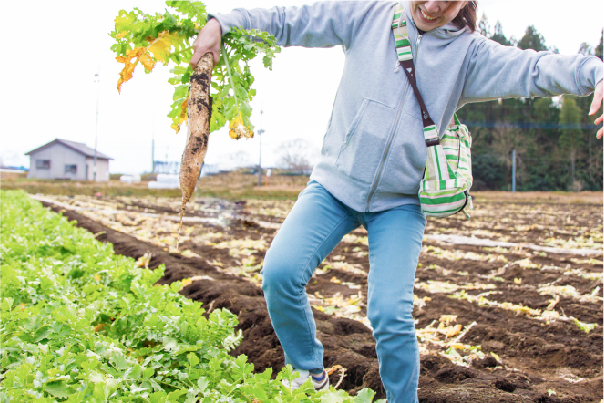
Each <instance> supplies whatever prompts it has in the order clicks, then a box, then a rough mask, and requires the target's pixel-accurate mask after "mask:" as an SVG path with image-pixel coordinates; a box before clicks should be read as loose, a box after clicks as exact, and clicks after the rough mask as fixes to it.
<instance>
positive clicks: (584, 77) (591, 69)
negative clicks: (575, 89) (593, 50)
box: [578, 56, 604, 95]
mask: <svg viewBox="0 0 604 403" xmlns="http://www.w3.org/2000/svg"><path fill="white" fill-rule="evenodd" d="M581 73H582V74H581V75H580V77H581V79H580V82H579V83H578V84H579V88H580V89H581V92H582V95H588V94H590V93H592V92H593V91H594V89H595V88H596V85H598V83H599V82H600V81H602V78H603V75H604V63H602V60H600V59H599V58H598V57H595V56H592V57H588V58H586V59H585V61H584V62H583V63H582V65H581Z"/></svg>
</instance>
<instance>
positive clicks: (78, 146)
mask: <svg viewBox="0 0 604 403" xmlns="http://www.w3.org/2000/svg"><path fill="white" fill-rule="evenodd" d="M54 144H62V145H64V146H65V147H67V148H71V149H72V150H74V151H77V152H79V153H80V154H83V155H85V156H86V157H90V158H94V148H90V147H88V146H87V145H86V144H84V143H77V142H75V141H70V140H64V139H54V140H53V141H51V142H50V143H46V144H44V145H43V146H42V147H38V148H36V149H34V150H31V151H28V152H26V153H25V155H31V154H33V153H35V152H37V151H40V150H42V149H45V148H48V147H50V146H51V145H54ZM96 158H97V159H99V160H112V159H113V158H111V157H109V156H107V155H105V154H103V153H101V152H99V151H98V150H97V152H96Z"/></svg>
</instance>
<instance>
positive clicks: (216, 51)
mask: <svg viewBox="0 0 604 403" xmlns="http://www.w3.org/2000/svg"><path fill="white" fill-rule="evenodd" d="M221 36H222V29H221V28H220V23H219V22H218V20H217V19H216V18H211V19H210V21H208V22H207V24H206V25H205V26H204V27H203V28H202V29H201V31H199V35H197V39H195V42H193V57H191V61H190V62H189V64H190V65H191V68H192V69H193V70H195V66H197V63H199V59H201V56H203V55H205V54H206V53H212V55H213V56H214V65H217V64H218V62H219V61H220V37H221ZM600 87H601V86H600Z"/></svg>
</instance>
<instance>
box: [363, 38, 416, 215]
mask: <svg viewBox="0 0 604 403" xmlns="http://www.w3.org/2000/svg"><path fill="white" fill-rule="evenodd" d="M422 37H423V35H419V33H418V35H417V41H416V42H415V57H414V58H413V59H414V60H417V55H418V53H419V43H420V42H421V40H422ZM407 89H409V82H407V86H406V87H405V92H404V94H403V99H402V101H401V103H400V105H399V107H398V111H397V113H396V121H395V124H394V129H393V130H392V132H391V133H390V137H389V138H388V145H387V146H386V152H385V153H384V156H383V157H382V161H381V162H380V169H379V170H378V176H377V178H376V179H375V181H374V183H373V187H372V188H371V192H369V196H367V204H366V205H365V211H369V204H370V203H371V198H372V197H373V194H374V193H375V190H376V188H377V185H378V183H379V182H380V178H381V176H382V170H383V169H384V164H385V163H386V157H387V156H388V152H389V151H390V146H391V145H392V140H393V139H394V133H396V129H397V127H398V120H399V118H400V117H401V111H402V110H403V104H404V103H405V96H407Z"/></svg>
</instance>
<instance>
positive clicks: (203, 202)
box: [37, 195, 603, 402]
mask: <svg viewBox="0 0 604 403" xmlns="http://www.w3.org/2000/svg"><path fill="white" fill-rule="evenodd" d="M37 198H39V199H41V200H42V201H43V202H44V204H45V205H47V206H49V207H51V208H52V209H53V210H55V211H62V212H63V214H64V215H67V217H69V218H70V219H72V220H75V221H77V223H78V224H77V225H79V226H81V227H83V228H86V229H87V230H88V231H90V232H92V233H94V234H95V236H96V238H97V239H98V240H99V241H102V242H110V243H112V244H113V245H114V249H115V251H116V253H119V254H124V255H128V256H131V257H133V258H135V259H142V260H143V261H146V264H148V267H149V268H152V269H153V268H155V267H158V266H159V265H160V264H165V265H166V270H165V274H164V275H163V277H161V278H160V279H159V283H163V284H167V283H172V282H175V281H180V280H182V281H183V284H184V285H185V286H184V287H183V288H182V289H181V290H180V293H181V294H182V295H184V296H186V297H188V298H191V299H193V300H195V301H200V302H202V303H203V304H204V307H205V308H206V309H207V310H208V311H210V312H211V311H212V310H214V309H218V308H227V309H229V310H230V311H231V312H232V313H234V314H235V315H237V316H238V320H239V325H238V329H241V330H242V332H243V341H242V343H241V345H240V346H239V347H237V348H236V349H235V350H234V351H233V354H234V355H235V356H236V355H237V354H245V355H246V356H248V357H249V359H250V361H251V362H252V363H254V365H255V371H260V372H261V371H264V370H265V369H266V368H273V370H274V371H278V370H279V369H280V368H281V367H282V353H281V351H280V347H279V344H278V340H277V338H276V336H275V335H274V333H273V331H272V328H271V326H270V321H269V318H268V314H267V311H266V306H265V304H264V300H263V298H262V291H261V289H260V288H259V285H260V283H261V278H260V275H259V272H260V269H261V264H262V260H263V256H264V254H265V252H266V250H267V248H268V247H269V245H270V242H271V240H272V238H273V236H274V235H275V233H276V231H278V229H279V227H280V223H281V222H282V221H283V219H284V218H285V217H286V216H287V213H288V212H289V210H290V208H291V206H292V205H293V201H270V200H244V201H226V200H221V199H210V198H197V199H196V200H195V201H194V202H193V203H192V204H191V207H190V210H189V213H188V214H187V217H186V219H185V225H184V229H183V232H182V234H181V239H180V242H181V243H180V250H179V251H178V252H177V251H176V237H175V233H176V229H177V225H178V224H177V212H178V209H179V206H180V201H179V200H178V199H176V198H159V197H146V198H145V197H137V198H129V197H111V198H103V197H100V198H96V197H86V196H75V197H74V196H72V197H67V196H58V195H55V196H41V195H38V196H37ZM600 203H601V202H600ZM367 255H368V249H367V234H366V232H365V231H364V230H363V229H357V230H355V231H354V232H352V233H351V234H349V235H347V236H345V237H344V239H343V241H342V242H341V243H340V245H338V247H336V249H335V250H334V251H333V253H332V254H330V255H329V256H328V257H327V258H326V259H325V261H324V262H323V263H322V264H321V265H320V267H319V268H318V269H317V270H316V271H315V274H314V276H313V278H312V279H311V281H310V283H309V285H308V287H307V291H308V294H309V297H310V300H311V304H312V305H313V307H314V315H315V319H316V321H317V328H318V336H319V338H320V339H321V340H322V342H323V343H324V345H325V362H324V364H325V365H326V367H330V368H332V367H333V368H334V371H333V373H332V375H331V377H332V383H333V384H337V383H338V382H340V387H342V388H344V389H346V390H348V391H351V392H353V393H354V392H356V391H358V390H360V389H361V388H365V387H368V388H372V389H374V390H376V391H377V392H378V396H382V397H383V391H382V389H381V384H380V381H379V374H378V367H377V359H376V356H375V351H374V341H373V338H372V336H371V329H370V327H368V326H369V323H368V321H367V319H366V317H365V312H366V311H365V309H366V307H365V304H366V292H367V272H368V270H369V263H368V258H367ZM415 292H416V300H415V310H414V317H415V318H416V329H417V336H418V340H419V343H420V354H421V376H420V385H419V387H420V389H419V391H418V395H419V397H420V401H422V402H441V401H447V402H448V401H462V400H464V401H467V399H468V398H471V401H475V402H483V401H484V402H491V401H502V402H599V401H600V400H601V399H602V295H603V294H602V208H601V204H589V203H583V204H580V203H561V202H559V203H541V202H540V203H537V202H531V201H530V200H524V201H523V202H515V201H513V200H509V201H501V202H497V201H490V202H483V203H477V205H476V209H475V210H474V213H473V218H472V219H471V220H469V221H466V220H465V219H462V218H461V216H460V217H453V218H448V219H441V220H429V221H428V226H427V228H426V237H425V238H424V245H423V251H422V253H421V255H420V260H419V265H418V267H417V271H416V284H415ZM338 366H341V368H340V367H338Z"/></svg>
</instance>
